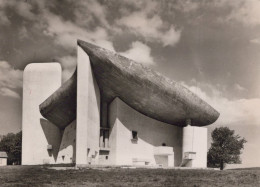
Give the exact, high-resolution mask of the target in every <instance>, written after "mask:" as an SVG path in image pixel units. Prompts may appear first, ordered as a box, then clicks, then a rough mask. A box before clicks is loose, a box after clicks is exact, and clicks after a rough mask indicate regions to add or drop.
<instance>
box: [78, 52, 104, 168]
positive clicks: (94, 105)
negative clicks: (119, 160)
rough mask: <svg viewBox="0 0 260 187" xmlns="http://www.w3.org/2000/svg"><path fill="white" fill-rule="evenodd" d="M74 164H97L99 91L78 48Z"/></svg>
mask: <svg viewBox="0 0 260 187" xmlns="http://www.w3.org/2000/svg"><path fill="white" fill-rule="evenodd" d="M77 67H78V73H77V129H76V164H77V165H80V164H83V165H84V164H94V163H97V162H98V153H99V127H100V91H99V88H98V86H97V83H96V81H95V77H94V75H93V72H92V69H91V65H90V61H89V57H88V55H87V54H86V53H85V52H84V51H83V50H82V49H81V48H80V47H78V59H77Z"/></svg>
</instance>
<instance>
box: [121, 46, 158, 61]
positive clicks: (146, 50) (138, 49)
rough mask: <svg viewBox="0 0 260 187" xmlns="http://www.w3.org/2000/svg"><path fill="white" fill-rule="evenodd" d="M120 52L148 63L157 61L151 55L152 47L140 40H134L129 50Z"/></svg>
mask: <svg viewBox="0 0 260 187" xmlns="http://www.w3.org/2000/svg"><path fill="white" fill-rule="evenodd" d="M120 54H121V55H123V56H125V57H128V58H130V59H132V60H135V61H136V62H139V63H143V64H146V65H152V64H154V63H155V62H154V59H153V57H152V56H151V48H150V47H149V46H147V45H145V44H143V43H142V42H139V41H135V42H133V43H132V46H131V48H130V49H129V50H127V51H125V52H122V53H120Z"/></svg>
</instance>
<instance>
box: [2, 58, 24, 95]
mask: <svg viewBox="0 0 260 187" xmlns="http://www.w3.org/2000/svg"><path fill="white" fill-rule="evenodd" d="M21 87H22V71H21V70H15V69H13V68H12V67H11V66H10V64H9V63H8V62H6V61H0V89H1V91H0V95H4V96H11V97H15V98H18V97H17V96H18V94H17V93H16V92H15V91H13V90H12V89H16V88H21Z"/></svg>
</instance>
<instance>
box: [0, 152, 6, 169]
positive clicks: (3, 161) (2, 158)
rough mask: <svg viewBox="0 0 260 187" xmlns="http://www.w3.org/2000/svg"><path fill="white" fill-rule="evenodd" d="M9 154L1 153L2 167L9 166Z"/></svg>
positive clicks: (0, 161) (0, 163) (0, 162)
mask: <svg viewBox="0 0 260 187" xmlns="http://www.w3.org/2000/svg"><path fill="white" fill-rule="evenodd" d="M7 158H8V156H7V154H6V152H3V151H0V166H6V165H7Z"/></svg>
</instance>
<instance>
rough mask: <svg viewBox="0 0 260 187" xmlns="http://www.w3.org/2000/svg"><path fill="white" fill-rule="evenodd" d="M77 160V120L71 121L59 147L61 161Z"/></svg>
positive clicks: (59, 161) (58, 161) (70, 161)
mask: <svg viewBox="0 0 260 187" xmlns="http://www.w3.org/2000/svg"><path fill="white" fill-rule="evenodd" d="M75 162H76V120H74V121H73V122H71V123H70V125H68V126H67V127H66V128H65V129H64V132H63V135H62V141H61V144H60V147H59V154H58V159H57V161H56V163H57V164H59V163H75Z"/></svg>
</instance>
